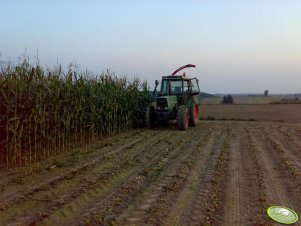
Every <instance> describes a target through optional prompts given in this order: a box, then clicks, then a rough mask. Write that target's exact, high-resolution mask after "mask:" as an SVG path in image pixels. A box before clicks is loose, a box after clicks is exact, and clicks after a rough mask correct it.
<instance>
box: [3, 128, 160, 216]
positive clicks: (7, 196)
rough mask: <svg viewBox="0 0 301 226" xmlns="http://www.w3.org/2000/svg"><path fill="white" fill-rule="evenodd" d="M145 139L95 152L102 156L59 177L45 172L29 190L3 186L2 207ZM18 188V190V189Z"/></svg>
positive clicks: (13, 184) (140, 138)
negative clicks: (4, 189) (4, 190)
mask: <svg viewBox="0 0 301 226" xmlns="http://www.w3.org/2000/svg"><path fill="white" fill-rule="evenodd" d="M154 134H155V133H150V134H146V135H147V137H151V136H153V135H154ZM144 139H145V137H141V136H140V137H139V138H135V139H134V140H133V141H129V143H127V144H124V145H122V146H120V147H117V148H114V147H109V148H108V147H104V148H101V149H100V150H98V151H95V153H98V154H99V155H100V156H99V157H97V158H93V159H91V160H89V161H88V162H85V163H84V164H82V165H81V166H78V167H74V168H72V169H71V170H69V169H68V170H66V172H64V173H61V174H60V175H59V176H55V175H52V174H51V172H50V171H45V173H46V175H41V176H40V175H39V177H40V179H39V180H40V181H41V182H38V183H36V184H32V185H30V187H29V188H28V186H29V184H28V183H26V184H25V185H24V184H22V185H19V186H18V185H16V184H15V183H12V185H8V184H5V185H4V184H2V186H4V187H5V188H6V190H7V192H6V193H5V192H2V193H1V195H0V200H1V202H0V207H1V206H5V208H8V207H9V206H11V205H12V204H14V203H17V202H18V201H19V200H22V199H23V198H24V197H28V196H30V195H32V194H33V193H35V192H37V191H40V190H44V189H47V188H48V187H49V186H51V185H53V184H56V183H58V182H60V181H62V180H65V179H68V178H69V177H71V176H72V175H74V174H78V173H84V172H86V171H87V170H88V169H89V168H90V167H93V166H94V165H95V164H97V163H99V162H101V161H102V160H104V159H105V158H107V156H110V155H115V154H117V153H119V152H121V151H123V150H124V149H127V148H129V147H131V146H133V145H136V144H138V143H139V142H144ZM99 152H100V153H99ZM93 154H94V153H93ZM69 168H70V167H69ZM60 170H61V171H63V169H60ZM47 174H51V178H50V179H46V178H47V177H48V176H47ZM30 179H31V177H26V178H25V179H24V180H30ZM11 182H12V181H8V183H11ZM10 187H13V189H10ZM16 187H18V188H17V189H16ZM10 190H12V191H10ZM24 190H25V191H24ZM1 204H2V205H1ZM1 210H2V209H1V208H0V213H1Z"/></svg>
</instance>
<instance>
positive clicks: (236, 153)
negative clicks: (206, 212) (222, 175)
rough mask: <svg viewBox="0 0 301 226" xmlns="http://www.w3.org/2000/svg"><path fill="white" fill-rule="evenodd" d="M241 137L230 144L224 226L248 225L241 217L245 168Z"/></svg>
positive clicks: (237, 131)
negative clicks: (240, 142)
mask: <svg viewBox="0 0 301 226" xmlns="http://www.w3.org/2000/svg"><path fill="white" fill-rule="evenodd" d="M235 134H242V131H241V130H236V131H235ZM239 139H240V138H239V137H238V136H236V137H234V138H233V142H232V143H231V144H230V163H229V178H230V179H229V180H230V181H229V183H228V186H227V192H226V203H225V206H224V216H223V221H222V222H223V225H225V226H233V225H246V222H244V224H242V219H241V218H242V216H241V206H242V205H241V202H242V197H241V192H242V191H241V190H242V183H243V181H242V179H243V175H242V173H243V166H242V165H241V164H242V158H241V153H240V152H241V146H240V144H239Z"/></svg>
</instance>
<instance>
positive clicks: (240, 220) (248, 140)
mask: <svg viewBox="0 0 301 226" xmlns="http://www.w3.org/2000/svg"><path fill="white" fill-rule="evenodd" d="M300 131H301V125H299V124H286V123H268V122H237V121H201V122H200V123H199V125H198V126H196V127H191V128H189V129H188V130H187V131H178V130H177V129H176V128H175V125H174V124H170V125H167V126H165V127H162V128H154V129H151V130H147V129H139V130H133V131H130V132H128V133H123V134H120V135H118V136H115V137H111V138H104V139H103V140H102V141H100V142H97V143H95V144H91V145H89V146H85V147H83V148H80V149H78V150H73V151H71V152H69V153H63V154H61V155H58V156H54V157H52V158H50V159H49V160H47V161H44V162H40V163H37V164H34V165H32V166H31V167H32V168H30V166H27V167H24V168H20V169H15V170H11V171H9V172H0V176H1V180H0V189H1V193H0V222H1V225H215V226H220V225H222V226H223V225H225V226H232V225H233V226H235V225H246V226H247V225H264V226H267V225H277V224H275V223H274V222H273V221H272V220H270V219H269V218H268V216H267V214H266V210H267V208H268V207H269V206H272V205H283V206H287V207H290V208H292V209H294V210H295V211H296V212H297V213H300V211H301V196H300V195H299V194H300V192H301V165H300V162H301V150H300V140H299V139H298V138H299V136H300ZM296 225H298V224H296Z"/></svg>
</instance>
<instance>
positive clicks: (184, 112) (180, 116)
mask: <svg viewBox="0 0 301 226" xmlns="http://www.w3.org/2000/svg"><path fill="white" fill-rule="evenodd" d="M188 122H189V113H188V109H187V107H186V105H181V106H179V108H178V112H177V126H178V128H179V129H180V130H186V129H187V128H188Z"/></svg>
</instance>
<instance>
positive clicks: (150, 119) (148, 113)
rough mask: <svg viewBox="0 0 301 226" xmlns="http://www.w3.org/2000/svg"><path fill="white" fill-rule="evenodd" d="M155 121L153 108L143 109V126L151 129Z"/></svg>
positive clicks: (149, 106)
mask: <svg viewBox="0 0 301 226" xmlns="http://www.w3.org/2000/svg"><path fill="white" fill-rule="evenodd" d="M154 120H155V108H154V106H152V105H148V106H146V107H145V108H144V126H145V127H146V128H151V127H153V125H154Z"/></svg>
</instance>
